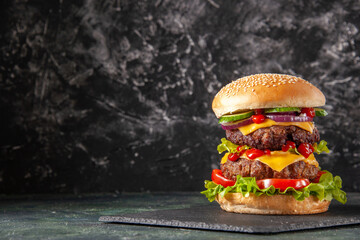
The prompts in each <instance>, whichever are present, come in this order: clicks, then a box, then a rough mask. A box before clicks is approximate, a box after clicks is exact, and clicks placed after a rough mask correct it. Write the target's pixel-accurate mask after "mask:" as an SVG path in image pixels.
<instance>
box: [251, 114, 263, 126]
mask: <svg viewBox="0 0 360 240" xmlns="http://www.w3.org/2000/svg"><path fill="white" fill-rule="evenodd" d="M251 119H252V120H253V122H254V123H257V124H259V123H263V122H264V121H265V116H264V115H262V114H257V115H252V116H251Z"/></svg>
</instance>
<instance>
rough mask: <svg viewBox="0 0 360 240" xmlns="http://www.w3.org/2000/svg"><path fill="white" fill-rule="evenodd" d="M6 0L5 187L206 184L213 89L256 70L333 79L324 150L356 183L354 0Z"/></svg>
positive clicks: (0, 131)
mask: <svg viewBox="0 0 360 240" xmlns="http://www.w3.org/2000/svg"><path fill="white" fill-rule="evenodd" d="M0 4H1V6H0V33H1V34H0V44H1V45H0V47H1V48H0V114H1V117H0V192H2V193H45V192H69V193H83V192H107V191H120V192H121V191H147V190H150V191H159V190H161V191H167V190H174V191H175V190H196V191H200V190H202V186H203V180H204V179H209V178H210V172H211V169H212V168H216V167H218V164H219V161H220V158H219V155H218V153H217V151H216V146H217V144H218V143H219V141H220V138H221V137H223V136H224V131H223V130H222V129H221V128H220V126H219V125H218V124H217V120H216V118H215V116H214V114H213V113H212V110H211V101H212V99H213V97H214V95H215V94H216V92H217V91H218V90H219V89H220V88H221V86H222V85H224V84H226V83H228V82H230V81H231V80H234V79H236V78H238V77H242V76H245V75H249V74H254V73H260V72H274V73H287V74H293V75H296V76H300V77H303V78H305V79H307V80H309V81H310V82H312V83H313V84H315V85H316V86H317V87H319V88H320V89H321V90H322V91H323V92H324V93H325V95H326V97H327V103H326V106H325V109H326V110H327V111H328V112H329V116H328V117H326V118H323V119H317V120H316V122H317V126H318V128H319V129H320V133H321V137H322V139H325V140H327V141H328V143H329V147H330V149H331V151H332V154H331V155H328V156H326V155H322V156H319V157H318V160H319V162H320V165H321V166H322V168H323V169H328V170H330V171H332V172H333V173H335V174H338V175H340V176H341V177H342V178H343V180H344V185H345V186H344V188H345V190H347V191H359V190H360V186H359V185H360V174H359V169H360V160H359V156H360V140H359V134H360V128H359V127H360V124H359V122H360V121H359V118H360V111H359V108H360V100H359V96H360V95H359V94H360V86H359V82H360V81H359V74H360V58H359V52H360V33H359V22H360V15H359V11H360V4H359V1H325V0H324V1H297V0H293V1H250V0H248V1H220V0H194V1H193V0H187V1H166V0H157V1H131V0H127V1H125V0H120V1H115V0H113V1H90V0H89V1H67V0H59V1H45V0H43V1H41V0H38V1H20V0H19V1H1V3H0Z"/></svg>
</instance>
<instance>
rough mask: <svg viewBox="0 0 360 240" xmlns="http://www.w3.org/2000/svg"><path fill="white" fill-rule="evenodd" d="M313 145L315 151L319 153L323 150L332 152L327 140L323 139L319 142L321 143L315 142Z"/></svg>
mask: <svg viewBox="0 0 360 240" xmlns="http://www.w3.org/2000/svg"><path fill="white" fill-rule="evenodd" d="M313 147H314V152H315V153H317V154H320V153H322V152H326V153H329V152H330V151H329V149H328V147H327V142H326V141H324V140H321V141H320V142H319V144H317V143H315V144H314V145H313Z"/></svg>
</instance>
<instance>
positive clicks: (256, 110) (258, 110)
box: [254, 109, 263, 115]
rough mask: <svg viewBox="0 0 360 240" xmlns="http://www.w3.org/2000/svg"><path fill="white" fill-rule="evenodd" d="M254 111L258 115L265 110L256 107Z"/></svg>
mask: <svg viewBox="0 0 360 240" xmlns="http://www.w3.org/2000/svg"><path fill="white" fill-rule="evenodd" d="M254 112H255V115H258V114H262V113H263V110H262V109H255V110H254Z"/></svg>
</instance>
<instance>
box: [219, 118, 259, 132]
mask: <svg viewBox="0 0 360 240" xmlns="http://www.w3.org/2000/svg"><path fill="white" fill-rule="evenodd" d="M251 123H253V120H252V119H251V118H247V119H245V120H240V121H236V122H228V123H222V124H221V127H222V128H223V129H224V130H231V129H234V128H238V127H242V126H245V125H248V124H251Z"/></svg>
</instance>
